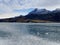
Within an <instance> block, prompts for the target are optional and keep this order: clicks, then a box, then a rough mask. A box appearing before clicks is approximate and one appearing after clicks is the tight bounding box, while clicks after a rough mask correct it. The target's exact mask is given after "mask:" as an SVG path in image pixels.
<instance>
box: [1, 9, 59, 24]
mask: <svg viewBox="0 0 60 45" xmlns="http://www.w3.org/2000/svg"><path fill="white" fill-rule="evenodd" d="M0 22H36V23H40V22H43V23H45V22H60V9H55V10H53V11H50V10H47V9H37V8H36V9H34V10H33V11H31V12H29V14H27V15H25V16H22V15H20V16H17V17H13V18H6V19H0Z"/></svg>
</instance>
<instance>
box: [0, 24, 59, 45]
mask: <svg viewBox="0 0 60 45" xmlns="http://www.w3.org/2000/svg"><path fill="white" fill-rule="evenodd" d="M0 45H60V23H0Z"/></svg>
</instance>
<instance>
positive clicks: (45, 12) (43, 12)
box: [29, 8, 51, 14]
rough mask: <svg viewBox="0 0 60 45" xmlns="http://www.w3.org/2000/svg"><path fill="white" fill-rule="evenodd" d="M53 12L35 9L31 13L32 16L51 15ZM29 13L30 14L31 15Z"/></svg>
mask: <svg viewBox="0 0 60 45" xmlns="http://www.w3.org/2000/svg"><path fill="white" fill-rule="evenodd" d="M50 12H51V11H49V10H46V9H37V8H36V9H34V10H33V11H32V12H30V13H31V14H47V13H50ZM30 13H29V14H30Z"/></svg>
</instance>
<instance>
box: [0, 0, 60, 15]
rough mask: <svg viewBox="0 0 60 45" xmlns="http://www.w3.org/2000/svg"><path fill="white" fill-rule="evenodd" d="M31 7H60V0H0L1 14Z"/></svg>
mask: <svg viewBox="0 0 60 45" xmlns="http://www.w3.org/2000/svg"><path fill="white" fill-rule="evenodd" d="M29 8H47V9H55V8H60V0H0V14H1V13H3V14H4V13H5V14H8V13H11V14H12V13H14V12H15V11H14V10H22V9H23V12H24V10H25V9H27V10H28V9H29ZM17 12H18V11H17ZM20 12H21V11H20ZM15 13H16V12H15ZM21 13H22V12H21ZM19 14H20V13H19Z"/></svg>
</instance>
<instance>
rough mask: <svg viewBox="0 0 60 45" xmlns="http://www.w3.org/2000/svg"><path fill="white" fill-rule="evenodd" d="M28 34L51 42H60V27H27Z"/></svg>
mask: <svg viewBox="0 0 60 45" xmlns="http://www.w3.org/2000/svg"><path fill="white" fill-rule="evenodd" d="M28 29H29V33H30V34H33V35H35V36H40V37H42V38H46V39H49V40H52V41H60V26H53V25H52V26H46V25H29V26H28Z"/></svg>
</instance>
